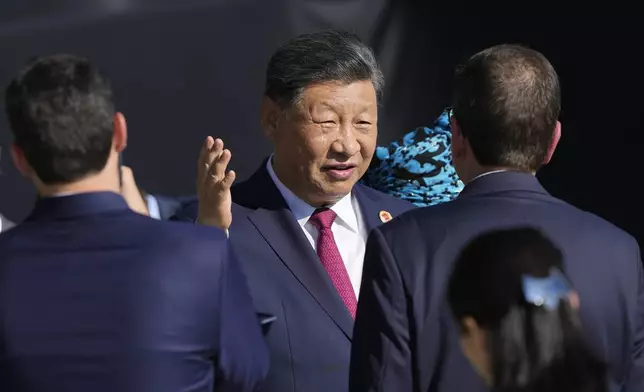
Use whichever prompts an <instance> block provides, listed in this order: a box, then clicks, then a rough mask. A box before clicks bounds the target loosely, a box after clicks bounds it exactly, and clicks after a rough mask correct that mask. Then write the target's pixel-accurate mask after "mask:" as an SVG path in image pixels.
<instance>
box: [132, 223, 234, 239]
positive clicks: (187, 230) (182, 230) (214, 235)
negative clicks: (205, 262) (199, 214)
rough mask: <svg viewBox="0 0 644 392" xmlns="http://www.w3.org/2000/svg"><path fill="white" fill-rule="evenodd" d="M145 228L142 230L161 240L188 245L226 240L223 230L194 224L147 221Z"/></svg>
mask: <svg viewBox="0 0 644 392" xmlns="http://www.w3.org/2000/svg"><path fill="white" fill-rule="evenodd" d="M145 226H146V227H145V228H143V227H142V230H146V231H149V232H154V233H155V236H158V238H159V239H164V240H168V241H172V242H174V241H181V242H188V243H193V244H194V243H198V242H204V243H213V242H214V243H219V242H223V241H225V240H226V238H227V237H226V234H225V232H224V231H223V230H220V229H217V228H214V227H209V226H203V225H197V224H195V223H193V222H177V221H162V220H156V219H146V224H145Z"/></svg>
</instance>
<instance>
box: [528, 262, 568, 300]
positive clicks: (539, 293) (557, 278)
mask: <svg viewBox="0 0 644 392" xmlns="http://www.w3.org/2000/svg"><path fill="white" fill-rule="evenodd" d="M521 280H522V286H523V297H524V298H525V300H526V302H528V303H530V304H532V305H534V306H537V307H541V306H543V307H545V308H546V309H548V310H554V309H557V308H558V307H559V303H560V301H561V300H562V299H565V298H567V297H568V296H569V295H570V294H571V293H572V291H573V289H572V285H571V284H570V282H569V281H568V279H566V277H565V276H564V274H563V273H562V272H561V271H560V270H559V269H558V268H555V267H552V268H551V269H550V275H548V276H547V277H545V278H536V277H534V276H530V275H523V276H522V277H521Z"/></svg>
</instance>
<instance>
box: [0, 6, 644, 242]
mask: <svg viewBox="0 0 644 392" xmlns="http://www.w3.org/2000/svg"><path fill="white" fill-rule="evenodd" d="M432 4H433V3H432V2H423V1H412V0H395V1H388V0H271V1H265V0H264V1H262V0H210V1H207V0H182V1H181V2H179V1H176V0H22V1H17V0H16V1H2V2H0V84H1V85H2V86H5V85H6V84H7V83H8V81H9V79H10V78H11V76H12V75H14V74H15V73H16V72H17V71H18V69H19V68H20V67H21V66H22V65H23V64H24V63H25V62H26V61H27V60H28V59H30V58H31V57H33V56H37V55H43V54H51V53H56V52H72V53H75V54H82V55H86V56H89V57H90V58H92V59H93V60H94V61H95V62H96V63H98V64H99V65H100V66H101V67H102V68H103V69H104V71H105V72H106V73H107V74H108V76H110V77H111V79H112V80H113V83H114V88H115V91H116V99H117V104H118V107H119V110H121V111H122V112H124V113H125V115H126V118H127V119H128V124H129V131H130V139H129V143H128V149H127V151H126V153H125V157H124V159H125V163H126V164H128V165H130V166H131V167H132V168H133V169H134V171H135V174H136V178H137V181H138V183H139V185H140V186H141V187H143V188H145V189H146V190H147V191H149V192H153V193H162V194H168V195H186V194H191V193H193V185H194V172H195V166H196V158H197V154H198V150H199V148H200V146H201V143H202V141H203V139H204V137H205V136H207V135H213V136H219V137H222V138H223V139H224V140H225V142H226V144H227V146H228V147H230V148H231V149H232V151H233V155H234V158H233V163H232V167H233V168H234V169H235V170H236V171H237V172H238V177H239V178H240V179H243V178H245V177H247V176H248V175H250V174H251V173H252V172H253V171H254V170H255V168H256V167H257V166H258V165H259V164H260V162H261V161H262V159H263V158H264V156H265V155H266V154H268V153H269V152H270V149H269V146H268V144H267V143H266V142H265V141H264V139H263V138H262V135H261V133H260V131H259V128H258V119H257V117H258V108H259V99H260V96H261V93H262V87H263V82H264V67H265V64H266V62H267V60H268V58H269V56H270V54H271V53H272V52H273V51H274V50H275V48H276V47H277V46H278V45H279V44H281V43H283V42H284V41H285V40H287V39H289V38H290V37H292V36H294V35H297V34H301V33H305V32H311V31H315V30H319V29H325V28H342V29H346V30H349V31H353V32H355V33H357V34H359V35H360V36H362V37H363V38H364V39H365V40H366V41H368V42H369V43H370V44H371V45H372V46H373V47H374V49H375V50H376V52H377V55H378V57H379V59H380V61H381V64H382V67H383V70H384V72H385V76H386V78H387V87H386V94H385V98H384V102H383V108H382V111H381V113H380V139H381V140H380V141H381V143H387V142H389V141H391V140H393V139H395V138H397V137H399V136H401V135H402V134H403V133H404V132H405V131H408V130H410V129H411V128H413V127H416V126H419V125H431V123H432V122H433V120H434V118H435V117H436V116H437V115H438V114H440V111H441V110H442V108H443V107H444V106H446V105H448V103H449V98H450V94H449V92H450V87H451V77H452V71H453V68H454V66H455V65H456V64H457V63H458V62H460V61H462V60H463V59H465V58H467V57H469V56H470V55H472V54H473V53H475V52H476V51H478V50H480V49H483V48H485V47H487V46H491V45H493V44H498V43H505V42H507V43H522V44H525V45H528V46H530V47H533V48H535V49H537V50H540V51H541V52H543V53H544V54H545V55H546V56H547V57H548V58H549V59H550V60H551V62H552V63H553V64H554V66H555V68H556V69H557V70H558V72H559V75H560V77H561V81H562V88H563V113H562V115H561V120H562V123H563V138H562V141H561V145H560V147H559V150H558V152H557V154H556V155H555V159H554V161H553V162H552V163H551V164H550V165H549V166H548V167H546V168H544V169H543V170H542V172H541V173H540V175H539V176H540V178H541V179H542V181H543V183H544V185H545V186H546V188H547V189H548V190H549V191H551V192H552V193H553V194H555V195H556V196H559V197H561V198H563V199H565V200H567V201H569V202H571V203H572V204H575V205H577V206H579V207H580V208H582V209H586V210H590V211H592V212H594V213H597V214H599V215H601V216H603V217H605V218H607V219H608V220H610V221H612V222H613V223H615V224H616V225H618V226H620V227H622V228H624V229H625V230H627V231H629V232H630V233H632V234H633V235H635V236H636V237H637V238H638V239H639V240H640V243H641V244H644V229H643V228H642V225H641V224H640V218H642V217H644V214H643V213H642V212H643V208H642V204H643V203H642V202H640V199H641V196H640V195H641V193H640V191H639V189H638V186H639V184H638V180H639V178H640V175H639V174H638V173H641V166H642V165H641V163H640V155H639V154H641V153H642V151H641V149H642V130H643V128H644V118H643V117H644V114H643V112H644V110H643V109H642V104H644V99H642V92H643V91H644V76H643V75H644V74H643V73H642V71H641V61H640V60H639V56H640V54H639V53H638V49H639V47H640V41H641V37H642V36H644V34H643V33H644V28H643V27H642V23H641V20H642V18H641V16H635V15H636V14H635V13H633V14H632V16H607V15H603V16H552V14H554V13H551V15H550V16H537V15H534V14H532V13H531V14H530V15H527V16H526V13H527V11H525V12H522V13H521V14H517V15H522V16H505V17H501V16H465V15H463V14H464V10H466V9H467V6H461V7H458V6H453V5H452V7H450V8H451V10H450V11H448V10H446V9H444V8H442V7H438V6H436V5H433V6H432ZM489 14H492V13H491V12H489ZM624 14H627V13H626V12H624ZM494 15H499V13H495V14H494ZM2 104H3V105H4V102H3V103H2ZM9 143H10V136H9V132H8V129H7V126H6V120H5V118H4V113H2V115H0V145H2V146H3V158H2V161H0V168H1V169H2V175H0V211H1V212H2V213H3V214H5V215H6V216H8V217H9V218H11V219H13V220H16V221H19V220H21V219H22V218H24V216H25V215H26V214H27V213H28V211H29V209H30V208H31V206H32V204H33V200H34V195H33V191H32V189H31V187H30V186H29V185H28V184H27V183H26V182H25V181H23V180H22V179H21V178H20V177H19V176H18V174H17V172H16V171H15V169H14V168H13V167H12V165H11V162H10V158H9V156H8V155H9V154H8V150H7V149H8V145H9Z"/></svg>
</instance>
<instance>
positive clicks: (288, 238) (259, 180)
mask: <svg viewBox="0 0 644 392" xmlns="http://www.w3.org/2000/svg"><path fill="white" fill-rule="evenodd" d="M236 195H237V196H238V197H237V198H236ZM242 195H243V196H242ZM233 200H235V203H237V204H241V205H245V206H246V207H251V208H254V209H255V211H254V212H253V213H251V214H250V215H249V216H248V219H249V220H250V222H251V223H252V224H253V225H254V226H255V228H256V229H257V230H258V231H259V233H260V234H261V235H262V237H263V238H264V239H265V240H266V242H267V243H268V245H269V246H270V247H271V248H272V249H273V251H274V252H275V254H276V255H277V256H278V257H279V259H280V260H281V261H282V263H284V265H285V266H286V268H287V269H288V270H289V271H290V272H291V273H292V274H293V275H294V276H295V278H296V279H297V280H298V281H299V282H300V283H301V284H302V286H304V288H305V289H306V290H307V291H308V292H309V293H310V294H311V296H312V297H313V298H314V299H315V301H317V303H318V304H319V305H320V307H321V308H322V309H323V310H324V311H325V312H326V313H327V314H328V315H329V317H330V318H331V319H332V320H333V321H334V322H335V324H336V325H337V326H338V327H339V328H340V329H341V330H342V331H343V332H344V334H345V335H346V336H347V338H349V339H351V335H352V332H353V319H352V318H351V315H350V314H349V311H348V310H347V309H346V307H345V305H344V303H343V302H342V299H341V298H340V296H339V295H338V293H337V291H336V290H335V288H334V287H333V283H332V282H331V280H330V279H329V277H328V274H327V273H326V271H325V270H324V267H322V264H321V263H320V260H319V258H318V256H317V254H316V253H315V251H314V250H313V248H312V247H311V244H310V243H309V241H308V239H307V238H306V236H305V234H304V233H303V231H302V228H301V227H300V225H299V224H298V223H297V221H296V220H295V218H294V217H293V215H292V213H291V211H290V210H289V209H288V207H287V206H286V202H285V201H284V199H283V198H282V195H281V194H280V193H279V191H278V190H277V188H276V187H275V184H274V183H273V181H272V180H271V178H270V176H269V175H268V173H267V171H266V169H265V165H262V168H261V169H260V170H259V171H258V172H257V173H255V175H253V177H251V178H250V179H249V180H248V181H247V182H246V183H245V184H244V185H243V186H241V184H240V187H238V188H237V189H233Z"/></svg>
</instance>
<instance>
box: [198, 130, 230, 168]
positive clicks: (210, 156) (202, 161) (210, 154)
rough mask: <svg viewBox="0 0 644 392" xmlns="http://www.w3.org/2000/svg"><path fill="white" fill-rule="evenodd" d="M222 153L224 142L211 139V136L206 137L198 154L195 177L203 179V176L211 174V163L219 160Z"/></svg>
mask: <svg viewBox="0 0 644 392" xmlns="http://www.w3.org/2000/svg"><path fill="white" fill-rule="evenodd" d="M223 151H224V142H223V140H221V139H219V138H217V139H213V138H212V137H211V136H208V137H207V138H206V140H205V141H204V144H203V146H202V148H201V152H200V153H199V161H198V167H197V176H198V178H201V179H203V178H204V177H205V176H204V175H205V174H207V173H209V172H212V170H213V167H212V165H213V163H214V162H215V161H216V160H218V159H219V158H221V154H222V153H223Z"/></svg>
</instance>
